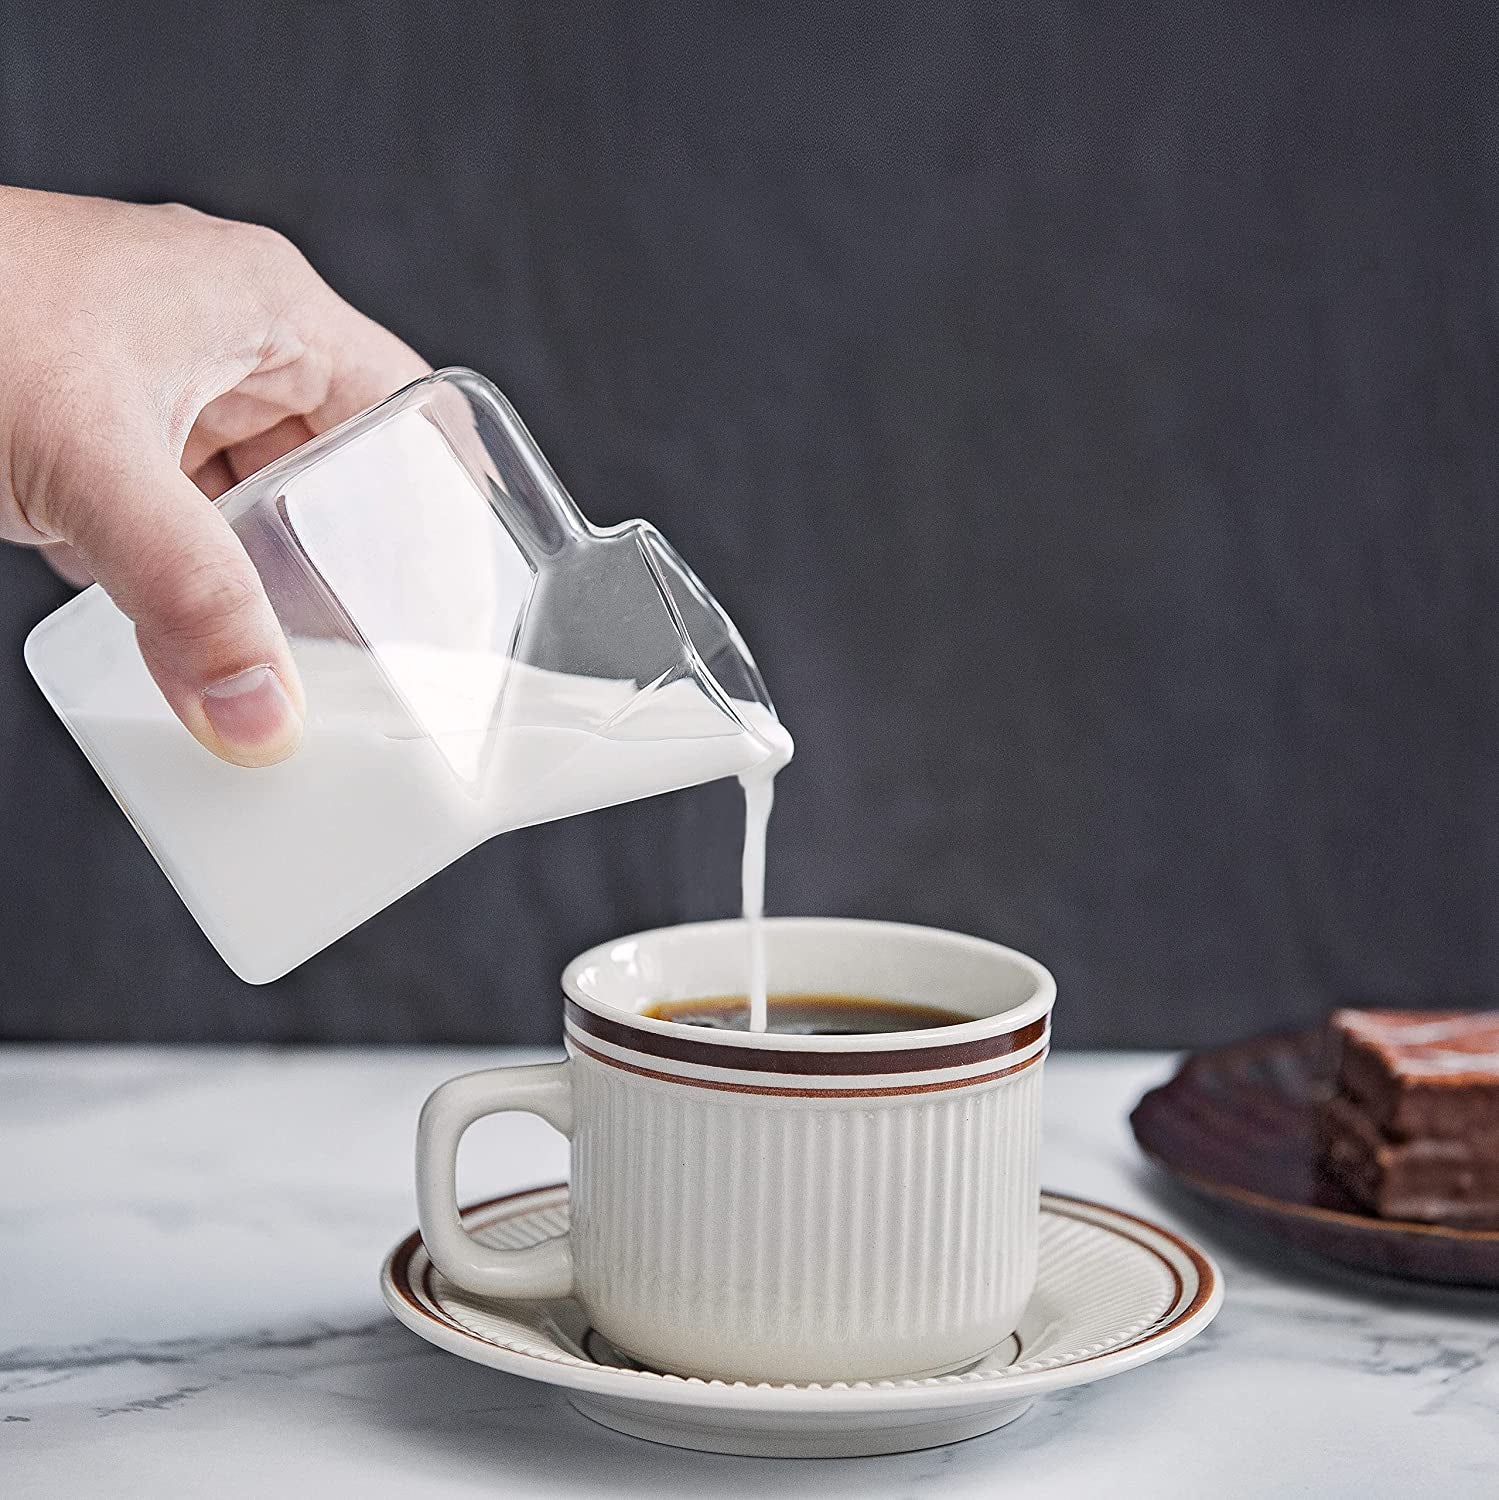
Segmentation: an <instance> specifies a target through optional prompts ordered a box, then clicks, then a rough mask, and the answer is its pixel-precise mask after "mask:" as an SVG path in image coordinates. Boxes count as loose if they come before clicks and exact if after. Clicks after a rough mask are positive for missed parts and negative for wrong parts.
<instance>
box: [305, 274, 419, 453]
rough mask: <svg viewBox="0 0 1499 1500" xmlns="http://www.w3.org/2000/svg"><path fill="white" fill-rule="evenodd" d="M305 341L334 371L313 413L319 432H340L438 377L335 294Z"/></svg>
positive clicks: (320, 306)
mask: <svg viewBox="0 0 1499 1500" xmlns="http://www.w3.org/2000/svg"><path fill="white" fill-rule="evenodd" d="M325 290H326V288H325ZM304 337H305V338H306V339H307V340H308V343H309V345H310V346H311V347H312V348H313V349H315V350H316V351H317V352H318V353H319V354H320V356H321V357H322V358H324V359H326V360H327V361H328V370H329V375H328V387H327V393H326V395H325V396H324V397H323V399H322V400H321V401H320V402H318V404H317V405H316V406H314V407H313V408H312V409H311V410H310V411H309V412H308V413H307V425H308V427H309V428H311V430H312V431H313V432H314V433H319V432H326V431H327V430H328V429H329V428H330V427H336V426H337V425H338V424H339V423H340V422H345V421H347V420H348V419H349V418H350V417H353V416H357V415H358V414H359V413H360V412H362V411H364V410H366V409H367V408H368V407H371V406H375V405H377V404H378V403H379V402H381V401H383V400H385V398H386V397H387V396H390V395H392V394H394V393H395V392H396V391H398V390H400V389H401V387H402V386H405V385H410V384H411V382H412V381H413V380H420V379H421V378H422V376H424V375H430V374H431V373H432V367H431V365H429V364H428V363H427V362H426V360H424V359H423V358H422V357H421V355H419V354H417V353H416V351H415V350H413V349H412V348H411V347H410V346H409V345H407V344H405V343H403V342H402V341H401V340H400V339H398V338H397V337H396V336H395V334H393V333H392V332H391V331H390V330H389V329H388V328H382V327H381V326H380V325H379V324H378V323H376V322H375V321H374V319H372V318H367V317H365V315H364V314H363V313H361V312H358V311H356V310H355V309H354V308H352V307H350V306H349V304H348V303H347V302H345V301H344V300H343V298H342V297H340V296H339V295H338V294H337V293H336V292H333V291H331V290H330V291H328V292H327V296H326V297H325V298H320V299H319V300H318V303H317V305H316V307H315V309H314V310H313V312H312V313H311V315H310V319H309V324H308V326H307V328H306V329H305V330H304Z"/></svg>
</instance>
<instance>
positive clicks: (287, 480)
mask: <svg viewBox="0 0 1499 1500" xmlns="http://www.w3.org/2000/svg"><path fill="white" fill-rule="evenodd" d="M219 503H220V506H221V508H222V509H223V511H224V513H225V515H226V518H227V519H228V520H229V521H230V524H231V525H232V526H233V527H234V529H235V531H236V533H237V534H238V536H239V537H240V540H241V541H242V542H243V543H244V545H245V548H246V550H247V552H248V553H249V554H250V557H251V560H252V561H253V562H254V563H255V565H256V567H257V569H258V570H259V572H260V575H261V579H262V581H263V582H264V583H265V586H266V592H267V595H268V597H269V598H270V601H271V604H272V607H273V608H274V609H275V610H276V613H277V616H278V618H279V619H280V620H281V623H282V626H283V629H284V630H285V631H286V634H287V638H288V640H289V642H290V644H291V649H292V654H293V656H294V658H295V659H296V662H297V666H298V670H299V671H300V673H301V675H302V679H303V686H304V689H305V692H306V698H307V705H308V713H307V723H306V729H305V733H304V737H303V741H302V745H301V747H300V749H299V750H298V751H297V753H296V754H295V755H293V756H292V757H290V758H289V759H288V760H286V761H283V762H282V763H281V764H279V765H276V766H271V767H268V768H263V769H257V770H246V769H243V768H241V767H236V766H230V765H227V764H225V763H224V762H221V761H219V760H217V759H215V758H214V757H213V756H212V755H210V754H209V752H208V751H206V750H204V749H203V748H202V747H201V746H200V745H199V744H198V743H197V742H196V741H195V740H194V739H193V738H192V736H191V735H189V734H188V732H187V730H186V729H184V728H183V727H182V726H181V725H180V724H179V723H178V722H177V720H176V719H175V717H173V715H172V714H171V711H170V710H169V709H168V707H167V705H166V702H165V700H164V699H163V698H162V696H161V694H160V692H159V691H158V689H157V688H156V685H155V683H154V682H153V681H152V680H151V678H150V676H149V674H148V673H147V671H146V668H145V664H144V662H143V661H142V660H141V657H140V652H139V650H138V649H137V647H136V644H135V635H134V630H133V629H132V627H131V625H130V622H129V621H128V620H127V619H126V618H125V617H124V616H123V615H122V614H121V613H120V612H119V611H118V610H117V609H116V608H115V606H114V605H113V603H112V602H111V601H110V600H109V599H108V597H107V596H106V595H105V594H104V593H103V592H102V591H101V590H100V589H99V588H97V587H95V588H91V589H87V590H85V591H84V592H83V593H82V594H80V595H79V596H78V597H77V598H75V599H73V600H71V601H70V602H69V603H68V604H66V605H64V606H63V607H62V608H61V609H60V610H58V611H56V612H55V613H54V614H53V615H51V616H49V617H48V618H47V619H46V620H44V621H43V622H42V623H41V624H40V625H39V626H38V627H37V628H36V630H35V631H33V633H32V635H31V638H30V639H29V640H28V642H27V647H26V656H27V662H28V664H29V665H30V667H31V670H32V673H33V675H34V676H35V677H36V679H37V681H38V683H39V684H40V686H41V687H42V689H43V691H44V692H45V693H46V695H47V697H48V699H49V701H50V702H51V703H52V705H53V707H54V708H55V709H56V710H57V712H58V714H59V715H60V716H61V718H62V719H63V721H64V722H65V723H66V725H67V726H68V728H69V730H70V731H71V732H72V734H73V736H74V738H75V739H76V740H77V741H78V743H79V744H80V746H81V747H82V748H83V750H84V752H85V753H86V754H87V755H88V757H89V759H90V761H91V762H92V763H93V765H94V768H95V770H96V771H98V773H99V774H100V776H101V777H102V778H103V779H104V781H105V783H106V784H107V785H108V786H109V788H110V790H111V791H112V792H113V794H114V796H115V798H116V799H117V800H118V801H119V803H120V804H121V806H122V807H123V808H124V810H125V812H126V813H127V814H128V815H129V817H130V819H131V821H132V822H133V824H134V825H135V827H136V830H137V832H139V833H140V835H141V836H142V838H143V839H144V840H145V841H146V843H147V844H148V846H149V847H150V848H151V850H152V852H153V854H155V856H156V858H157V860H158V861H159V863H160V864H161V866H162V868H163V869H164V870H165V872H166V874H167V875H168V877H169V878H170V879H171V881H172V883H173V885H174V886H175V887H176V889H177V891H178V893H179V895H181V896H182V898H183V900H184V901H185V902H186V903H187V905H188V906H189V908H190V909H191V910H192V912H193V915H194V916H195V917H196V918H197V919H198V922H199V924H200V925H201V926H202V927H203V930H204V931H205V933H206V934H207V935H208V937H209V939H210V940H211V941H212V942H213V943H214V945H215V946H216V947H217V948H218V949H219V952H220V953H221V954H222V955H223V957H224V958H225V960H226V961H227V962H228V963H229V965H230V966H231V967H232V968H233V969H234V970H235V972H236V973H238V974H239V975H240V976H241V977H242V978H244V979H248V980H250V981H251V982H255V983H262V982H265V981H267V980H270V979H274V978H277V977H279V976H280V975H281V974H284V973H286V972H287V971H288V970H289V969H291V968H293V967H295V966H296V965H297V964H299V963H301V962H303V961H304V960H305V959H307V958H309V957H311V956H312V955H313V954H314V953H316V952H318V951H319V950H320V949H321V948H323V947H326V946H327V945H328V944H329V943H331V942H333V941H334V940H336V939H337V938H338V937H340V936H342V935H343V934H344V933H346V932H348V931H349V930H350V929H351V928H353V927H355V926H357V925H358V924H359V923H361V922H363V921H364V920H365V919H366V918H368V917H370V916H372V915H374V913H376V912H377V911H379V910H381V909H382V908H383V907H385V906H386V905H388V904H389V903H390V902H391V901H394V900H395V899H397V898H398V897H399V896H401V895H403V894H405V892H406V891H409V890H410V889H412V888H413V887H414V886H416V885H418V884H420V883H421V882H422V881H423V880H425V879H427V878H428V877H429V876H431V875H433V874H435V873H436V872H437V871H438V870H440V869H442V868H443V867H444V866H445V865H447V864H450V863H451V862H452V861H453V860H454V859H457V858H458V857H459V856H461V855H462V854H463V853H465V852H466V851H467V850H469V849H471V848H473V847H474V846H475V845H477V844H479V843H482V842H483V841H484V840H486V839H488V838H491V837H493V836H494V835H496V834H499V833H504V832H506V831H509V830H511V829H515V828H520V827H524V826H526V825H528V824H533V823H541V822H546V821H550V820H552V819H555V818H562V817H568V816H571V815H573V814H575V813H580V812H587V811H590V810H592V809H595V808H601V807H607V806H610V805H613V804H615V803H619V802H625V801H631V800H634V799H636V798H640V797H649V796H654V795H657V794H658V793H662V792H667V791H675V790H678V789H680V788H684V787H689V786H695V785H698V784H701V783H703V782H707V781H712V780H717V779H719V778H721V777H726V776H735V777H738V778H739V780H740V783H741V785H742V787H743V789H744V797H745V842H744V850H743V861H742V868H741V877H742V897H743V906H744V912H743V914H744V918H745V929H746V939H747V942H746V949H747V951H746V993H747V994H748V995H750V996H751V997H752V1005H751V1011H752V1014H751V1024H752V1026H753V1027H754V1028H755V1029H763V1027H764V1024H765V994H764V990H765V972H764V954H763V948H762V947H761V945H760V941H759V919H760V916H761V914H762V912H763V906H764V878H765V830H766V824H767V821H768V819H769V815H770V808H771V802H772V787H773V781H774V777H775V774H776V772H777V771H778V770H779V769H780V768H781V767H782V766H784V765H785V764H786V762H787V761H788V760H789V759H790V757H791V753H792V742H791V738H790V736H789V735H788V734H787V733H786V731H785V729H784V728H782V726H781V724H780V722H779V721H778V720H777V718H776V716H775V711H774V709H773V708H772V707H771V704H770V700H769V697H768V695H767V694H766V692H765V688H764V684H763V683H762V681H761V679H760V675H759V672H758V670H757V669H756V667H755V665H754V661H753V659H752V658H751V657H750V654H749V652H748V649H747V648H746V647H745V645H744V643H743V641H742V640H741V639H740V637H739V635H738V632H737V631H736V630H735V629H734V626H733V624H732V623H731V622H730V621H729V619H728V618H727V616H725V615H724V613H723V611H722V610H721V609H720V608H719V606H718V605H717V603H716V602H715V601H714V600H713V598H712V596H711V595H710V594H709V593H708V592H707V590H706V589H704V587H703V586H702V584H701V583H700V582H699V581H698V579H697V578H696V577H695V575H693V573H692V572H691V570H690V569H689V568H688V567H687V566H686V564H685V563H683V562H682V560H681V558H680V557H678V556H677V554H676V553H675V552H674V551H673V550H672V549H671V547H670V546H669V545H668V544H667V543H666V542H665V540H664V539H663V538H662V537H661V536H660V534H659V533H657V532H656V531H655V530H654V529H653V528H651V527H649V526H648V525H646V524H645V523H643V522H638V521H633V522H628V523H626V524H624V525H623V526H618V527H614V528H610V529H608V530H601V529H599V528H596V527H593V526H592V525H590V524H589V523H588V522H587V521H586V520H585V519H584V518H583V517H582V515H581V514H580V513H579V512H578V510H577V507H576V506H575V505H574V504H573V502H572V500H571V498H570V497H569V496H568V495H567V493H566V491H565V490H564V489H563V488H562V486H561V484H560V483H559V482H558V481H557V479H556V476H555V475H554V474H553V473H552V471H551V469H550V468H549V467H548V465H547V463H546V460H545V459H544V458H543V457H542V456H541V453H540V452H539V450H537V448H536V446H535V444H534V442H533V441H532V440H531V438H530V435H529V434H528V433H527V432H526V430H525V428H524V427H523V426H522V425H521V423H520V421H519V419H518V418H517V417H516V415H515V413H514V411H513V410H512V409H511V408H510V407H509V405H508V404H507V403H506V402H505V400H504V398H503V397H502V396H501V395H500V394H499V392H498V391H497V390H495V388H494V387H493V386H491V385H490V384H489V383H488V382H487V381H485V380H484V379H483V378H482V377H480V376H478V375H475V374H474V373H473V372H471V371H465V370H445V371H440V372H438V373H437V374H436V375H432V376H429V377H427V378H426V379H424V380H421V381H418V382H417V383H416V384H415V385H413V386H409V387H407V389H406V390H404V391H402V392H400V393H398V394H397V395H396V396H393V397H392V398H391V399H390V400H389V401H387V402H385V403H384V404H383V405H382V406H379V407H377V408H375V409H374V410H373V411H370V412H366V413H365V414H363V415H362V416H360V417H356V418H354V419H353V420H352V421H351V422H348V423H345V424H344V425H343V426H342V427H339V428H337V429H335V430H334V431H332V432H330V433H327V434H325V435H323V436H322V437H321V438H318V439H315V440H314V441H313V442H312V443H309V444H307V445H306V446H305V447H303V448H300V449H298V450H296V451H295V452H294V453H291V454H288V455H287V456H286V457H285V458H283V459H281V460H278V461H277V462H276V463H275V464H272V465H271V466H269V467H268V468H266V469H264V470H262V471H261V472H260V473H259V474H256V475H254V476H252V477H251V478H250V479H248V480H246V481H245V482H244V483H243V484H240V485H238V486H236V487H235V488H234V489H233V490H231V491H230V492H229V493H228V494H227V495H225V496H224V497H223V499H222V500H221V501H220V502H219Z"/></svg>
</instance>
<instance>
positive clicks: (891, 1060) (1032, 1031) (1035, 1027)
mask: <svg viewBox="0 0 1499 1500" xmlns="http://www.w3.org/2000/svg"><path fill="white" fill-rule="evenodd" d="M565 1004H566V1015H567V1023H568V1025H569V1026H571V1027H573V1029H574V1030H576V1031H580V1032H583V1033H584V1034H585V1035H587V1036H592V1037H597V1038H598V1039H599V1040H600V1041H601V1042H608V1043H609V1044H610V1045H611V1046H615V1047H624V1048H627V1049H628V1050H629V1051H631V1052H637V1053H643V1054H645V1055H646V1056H649V1057H663V1058H667V1059H669V1060H670V1061H672V1062H680V1063H690V1064H692V1065H693V1066H695V1067H702V1068H733V1069H735V1070H736V1071H739V1072H744V1073H796V1074H803V1075H805V1074H832V1075H837V1076H840V1077H842V1076H851V1075H857V1074H860V1073H928V1072H934V1071H938V1070H940V1069H943V1068H964V1067H969V1066H971V1065H972V1064H974V1063H983V1062H993V1061H995V1060H996V1059H998V1058H1003V1057H1008V1056H1010V1055H1011V1054H1013V1053H1016V1052H1019V1051H1021V1050H1023V1049H1024V1048H1026V1047H1029V1046H1032V1045H1034V1044H1035V1043H1036V1042H1039V1041H1040V1040H1041V1038H1042V1037H1043V1036H1045V1035H1046V1026H1047V1021H1046V1017H1044V1016H1043V1017H1042V1018H1041V1019H1040V1020H1037V1021H1032V1022H1031V1023H1030V1024H1029V1025H1028V1026H1021V1027H1019V1028H1017V1029H1016V1030H1014V1031H1006V1032H1002V1033H1001V1034H1000V1035H998V1036H984V1037H978V1038H976V1039H975V1040H973V1041H967V1042H948V1043H947V1044H946V1045H942V1044H938V1045H937V1046H935V1047H932V1046H926V1047H900V1046H891V1045H886V1046H885V1047H882V1048H881V1049H880V1050H879V1051H873V1052H856V1051H852V1050H850V1051H846V1052H837V1051H827V1052H823V1051H811V1050H799V1049H797V1048H794V1047H739V1046H735V1045H734V1044H733V1043H731V1042H716V1041H708V1040H704V1041H698V1040H697V1038H695V1037H682V1036H670V1035H666V1034H664V1033H662V1032H659V1031H647V1030H646V1029H645V1028H644V1027H641V1026H629V1025H626V1024H625V1023H624V1022H622V1021H615V1020H612V1019H611V1018H610V1017H608V1016H601V1015H598V1014H597V1013H596V1012H594V1011H591V1010H586V1009H584V1007H583V1006H581V1005H579V1004H578V1003H577V1001H575V1000H573V999H572V998H571V997H569V998H568V999H567V1000H566V1002H565ZM715 1034H716V1035H723V1033H721V1032H720V1033H711V1032H709V1033H706V1034H705V1035H707V1036H712V1035H715ZM891 1035H892V1034H891V1033H889V1032H886V1033H883V1034H882V1040H884V1041H886V1042H887V1043H888V1042H889V1039H890V1037H891Z"/></svg>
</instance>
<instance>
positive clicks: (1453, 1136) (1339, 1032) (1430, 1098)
mask: <svg viewBox="0 0 1499 1500" xmlns="http://www.w3.org/2000/svg"><path fill="white" fill-rule="evenodd" d="M1329 1025H1330V1027H1331V1029H1332V1033H1333V1037H1334V1040H1335V1042H1336V1043H1337V1044H1338V1047H1339V1057H1338V1073H1337V1081H1338V1092H1339V1093H1340V1094H1342V1095H1344V1096H1345V1097H1347V1098H1349V1099H1352V1100H1354V1101H1356V1102H1357V1103H1358V1104H1359V1105H1360V1107H1361V1108H1362V1109H1363V1110H1364V1112H1365V1114H1367V1115H1368V1117H1369V1119H1370V1121H1371V1122H1372V1123H1373V1124H1374V1125H1375V1127H1376V1128H1377V1129H1378V1130H1379V1131H1380V1132H1381V1133H1382V1134H1384V1135H1386V1136H1389V1137H1390V1138H1391V1139H1393V1140H1402V1141H1404V1140H1417V1139H1421V1138H1423V1137H1432V1136H1435V1137H1439V1138H1441V1139H1443V1140H1473V1139H1475V1138H1477V1137H1480V1136H1494V1137H1496V1138H1499V1012H1494V1011H1487V1012H1484V1011H1478V1012H1470V1013H1466V1014H1465V1013H1463V1012H1459V1011H1406V1010H1340V1011H1335V1012H1334V1013H1333V1016H1332V1019H1331V1021H1330V1022H1329Z"/></svg>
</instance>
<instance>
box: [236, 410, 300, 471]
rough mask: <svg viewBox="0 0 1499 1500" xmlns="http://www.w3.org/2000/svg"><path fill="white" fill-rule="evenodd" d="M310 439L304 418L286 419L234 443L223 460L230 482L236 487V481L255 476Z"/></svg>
mask: <svg viewBox="0 0 1499 1500" xmlns="http://www.w3.org/2000/svg"><path fill="white" fill-rule="evenodd" d="M311 436H312V429H311V428H310V427H309V426H308V425H307V422H306V420H305V418H302V417H287V418H286V420H285V421H283V422H278V423H277V424H276V425H275V426H274V427H272V428H270V429H269V430H267V431H265V432H259V433H256V434H255V436H254V437H250V438H246V439H245V440H244V442H242V443H236V444H235V445H234V446H233V447H232V448H230V449H228V450H227V451H226V452H225V454H224V458H225V459H226V460H227V462H228V464H229V472H230V473H231V474H233V475H234V482H235V483H236V484H238V483H239V482H240V480H242V479H248V478H249V477H250V475H252V474H258V473H259V472H260V470H261V469H263V468H265V466H266V465H267V464H269V463H274V462H275V461H276V460H277V459H278V458H281V457H283V456H284V455H286V454H288V453H290V452H291V450H292V449H293V448H300V447H301V446H302V444H303V443H305V442H306V441H307V440H308V439H309V438H310V437H311Z"/></svg>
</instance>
